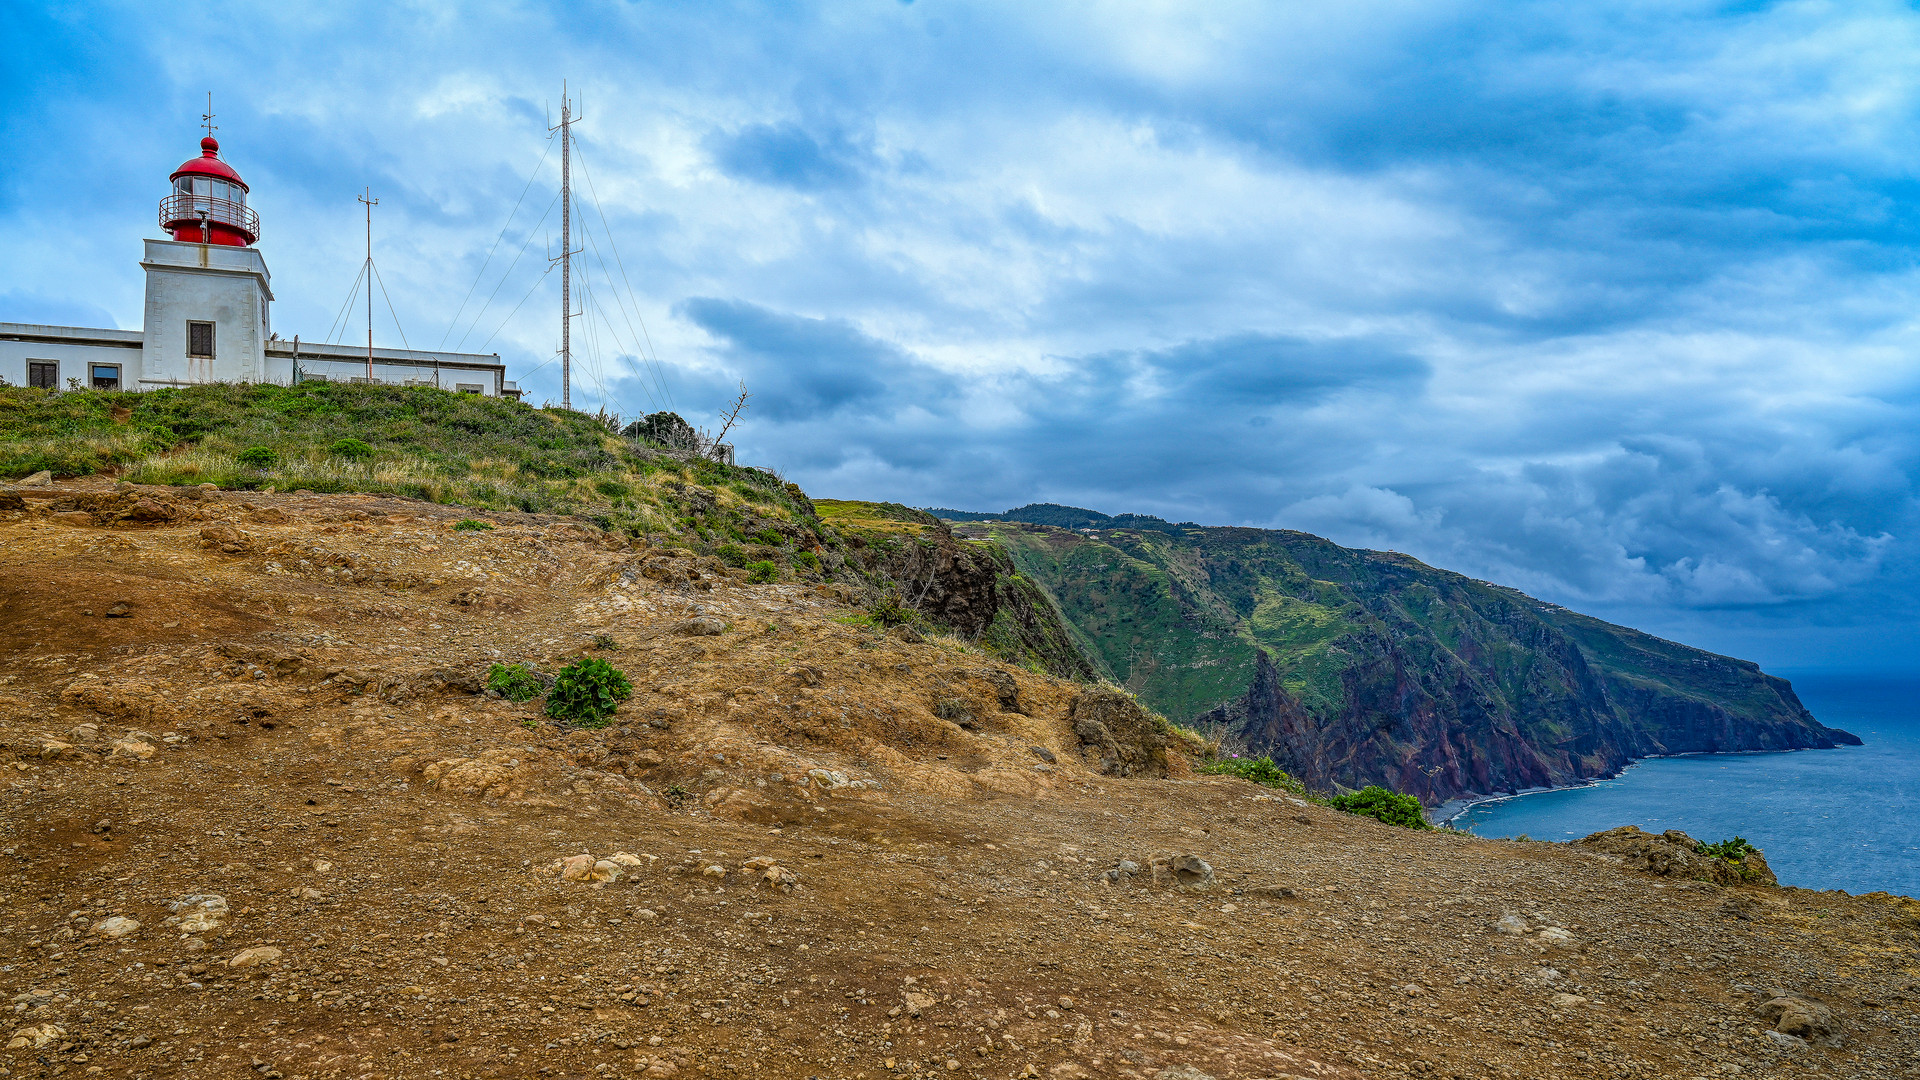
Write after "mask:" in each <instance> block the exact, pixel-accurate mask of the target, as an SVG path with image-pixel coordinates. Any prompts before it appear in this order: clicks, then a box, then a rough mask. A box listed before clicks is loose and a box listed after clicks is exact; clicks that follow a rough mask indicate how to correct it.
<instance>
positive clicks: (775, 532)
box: [753, 529, 786, 547]
mask: <svg viewBox="0 0 1920 1080" xmlns="http://www.w3.org/2000/svg"><path fill="white" fill-rule="evenodd" d="M753 538H754V539H755V540H758V541H760V542H761V543H763V544H765V545H767V546H768V547H779V546H780V544H781V543H782V542H783V541H784V540H785V539H786V537H784V536H781V535H780V530H779V529H761V530H760V531H759V532H757V533H754V534H753Z"/></svg>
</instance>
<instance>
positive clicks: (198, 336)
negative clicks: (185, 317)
mask: <svg viewBox="0 0 1920 1080" xmlns="http://www.w3.org/2000/svg"><path fill="white" fill-rule="evenodd" d="M187 355H188V356H191V357H194V358H196V359H203V360H211V359H213V324H212V323H210V322H190V323H188V324H187Z"/></svg>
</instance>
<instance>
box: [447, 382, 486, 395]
mask: <svg viewBox="0 0 1920 1080" xmlns="http://www.w3.org/2000/svg"><path fill="white" fill-rule="evenodd" d="M453 388H454V389H455V390H458V391H459V392H460V393H462V394H484V393H486V392H487V388H486V387H484V386H482V385H480V384H479V383H477V382H463V383H454V384H453Z"/></svg>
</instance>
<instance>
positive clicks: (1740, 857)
mask: <svg viewBox="0 0 1920 1080" xmlns="http://www.w3.org/2000/svg"><path fill="white" fill-rule="evenodd" d="M1693 850H1694V851H1695V852H1696V853H1697V854H1701V855H1705V856H1707V857H1708V858H1711V859H1725V860H1726V861H1728V862H1730V863H1744V862H1746V861H1747V856H1749V855H1751V854H1753V853H1754V852H1756V851H1759V850H1760V849H1759V848H1757V847H1754V846H1753V845H1752V844H1750V843H1748V842H1747V839H1746V838H1745V837H1743V836H1736V837H1734V838H1733V839H1731V840H1721V841H1719V842H1718V843H1713V844H1708V843H1703V842H1700V841H1695V842H1694V845H1693Z"/></svg>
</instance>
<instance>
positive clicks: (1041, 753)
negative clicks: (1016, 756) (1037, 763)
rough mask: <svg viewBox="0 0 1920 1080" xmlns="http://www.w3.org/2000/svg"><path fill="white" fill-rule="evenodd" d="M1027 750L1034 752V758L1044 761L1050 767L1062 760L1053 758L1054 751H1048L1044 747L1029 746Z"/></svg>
mask: <svg viewBox="0 0 1920 1080" xmlns="http://www.w3.org/2000/svg"><path fill="white" fill-rule="evenodd" d="M1027 749H1028V750H1030V751H1032V752H1033V756H1034V757H1037V758H1039V759H1040V760H1041V761H1044V762H1046V763H1047V764H1049V765H1052V764H1055V763H1057V762H1058V761H1059V760H1060V759H1058V758H1056V757H1054V756H1053V751H1051V750H1049V749H1047V748H1046V747H1044V746H1029V747H1027Z"/></svg>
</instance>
